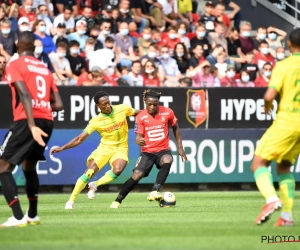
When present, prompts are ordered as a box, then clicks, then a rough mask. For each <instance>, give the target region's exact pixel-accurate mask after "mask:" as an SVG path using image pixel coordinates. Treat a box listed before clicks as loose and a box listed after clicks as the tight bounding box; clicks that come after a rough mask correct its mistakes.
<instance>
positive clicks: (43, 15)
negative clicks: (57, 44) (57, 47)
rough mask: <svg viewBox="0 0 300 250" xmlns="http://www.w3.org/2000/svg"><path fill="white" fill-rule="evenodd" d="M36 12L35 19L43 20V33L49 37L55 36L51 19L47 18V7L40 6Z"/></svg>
mask: <svg viewBox="0 0 300 250" xmlns="http://www.w3.org/2000/svg"><path fill="white" fill-rule="evenodd" d="M38 12H39V14H38V16H37V19H38V20H43V21H44V22H45V24H46V31H45V33H46V34H47V35H49V36H50V35H52V36H54V35H55V34H56V31H55V29H54V27H53V24H52V21H51V19H50V18H49V16H48V7H47V6H46V5H40V6H39V7H38Z"/></svg>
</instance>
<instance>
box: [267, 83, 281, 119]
mask: <svg viewBox="0 0 300 250" xmlns="http://www.w3.org/2000/svg"><path fill="white" fill-rule="evenodd" d="M277 94H278V92H277V90H276V89H275V88H272V87H271V88H268V89H267V91H266V93H265V95H264V101H265V105H264V110H265V112H266V114H268V115H269V114H270V113H271V112H272V110H273V108H274V107H273V100H274V99H275V98H276V96H277Z"/></svg>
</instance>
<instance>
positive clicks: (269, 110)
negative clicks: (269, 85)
mask: <svg viewBox="0 0 300 250" xmlns="http://www.w3.org/2000/svg"><path fill="white" fill-rule="evenodd" d="M273 109H274V105H273V104H271V105H270V106H267V105H265V106H264V110H265V113H266V114H267V115H271V113H272V111H273Z"/></svg>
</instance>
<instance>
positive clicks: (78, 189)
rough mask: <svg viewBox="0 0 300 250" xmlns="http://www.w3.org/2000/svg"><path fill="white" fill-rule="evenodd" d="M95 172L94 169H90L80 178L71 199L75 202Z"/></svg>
mask: <svg viewBox="0 0 300 250" xmlns="http://www.w3.org/2000/svg"><path fill="white" fill-rule="evenodd" d="M93 174H94V170H92V169H88V170H87V171H86V173H85V174H83V175H82V176H81V177H80V178H78V180H77V182H76V185H75V187H74V189H73V192H72V194H71V196H70V199H69V201H71V202H74V201H75V200H76V198H77V196H78V195H79V194H80V192H81V191H82V190H83V189H84V188H85V186H86V184H87V183H88V182H89V180H90V179H91V177H92V176H93Z"/></svg>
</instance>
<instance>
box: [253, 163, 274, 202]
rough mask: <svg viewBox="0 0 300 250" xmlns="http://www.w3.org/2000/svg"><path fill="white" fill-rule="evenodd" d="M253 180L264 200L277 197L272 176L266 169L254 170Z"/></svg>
mask: <svg viewBox="0 0 300 250" xmlns="http://www.w3.org/2000/svg"><path fill="white" fill-rule="evenodd" d="M254 178H255V181H256V185H257V187H258V189H259V191H260V193H261V194H262V195H263V197H265V199H266V200H267V199H268V198H270V197H277V195H276V191H275V188H274V184H273V178H272V174H271V173H270V171H269V170H268V169H267V168H266V167H259V168H258V169H256V171H255V172H254Z"/></svg>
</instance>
